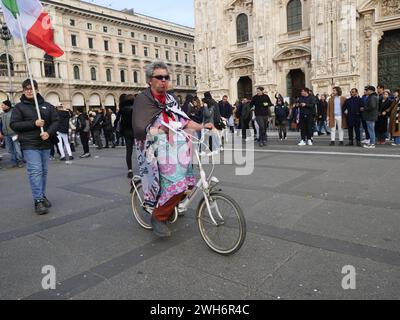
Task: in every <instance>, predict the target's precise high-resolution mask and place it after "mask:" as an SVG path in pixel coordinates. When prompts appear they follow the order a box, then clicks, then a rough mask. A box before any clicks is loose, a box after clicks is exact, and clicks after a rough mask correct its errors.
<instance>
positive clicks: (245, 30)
mask: <svg viewBox="0 0 400 320" xmlns="http://www.w3.org/2000/svg"><path fill="white" fill-rule="evenodd" d="M236 33H237V42H238V43H242V42H246V41H249V18H248V17H247V15H245V14H244V13H242V14H239V15H238V17H237V19H236Z"/></svg>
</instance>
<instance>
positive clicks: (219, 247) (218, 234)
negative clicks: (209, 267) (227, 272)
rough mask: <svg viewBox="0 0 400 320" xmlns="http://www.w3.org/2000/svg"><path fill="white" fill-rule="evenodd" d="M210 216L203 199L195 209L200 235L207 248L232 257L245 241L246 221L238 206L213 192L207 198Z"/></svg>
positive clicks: (228, 198)
mask: <svg viewBox="0 0 400 320" xmlns="http://www.w3.org/2000/svg"><path fill="white" fill-rule="evenodd" d="M209 202H210V209H211V214H212V216H213V218H214V220H215V222H214V221H213V220H212V219H211V217H210V212H209V211H208V207H207V204H206V201H205V199H203V200H202V201H201V202H200V204H199V206H198V208H197V216H196V217H197V223H198V226H199V230H200V234H201V236H202V238H203V240H204V241H205V242H206V244H207V245H208V247H209V248H210V249H211V250H213V251H214V252H216V253H218V254H221V255H226V256H228V255H232V254H234V253H236V252H237V251H238V250H240V248H241V247H242V245H243V243H244V241H245V239H246V220H245V218H244V214H243V211H242V209H241V208H240V206H239V205H238V204H237V202H236V201H235V200H233V199H232V198H231V197H229V196H227V195H225V194H222V193H219V192H214V193H212V194H211V195H210V197H209Z"/></svg>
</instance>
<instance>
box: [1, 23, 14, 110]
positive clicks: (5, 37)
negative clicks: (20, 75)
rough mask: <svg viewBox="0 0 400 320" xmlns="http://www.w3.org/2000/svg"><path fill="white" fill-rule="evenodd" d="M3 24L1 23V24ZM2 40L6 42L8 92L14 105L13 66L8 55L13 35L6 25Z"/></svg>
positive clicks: (3, 29) (2, 31) (4, 25)
mask: <svg viewBox="0 0 400 320" xmlns="http://www.w3.org/2000/svg"><path fill="white" fill-rule="evenodd" d="M0 23H1V22H0ZM0 38H1V39H2V40H4V43H5V47H6V57H7V72H8V92H9V94H10V99H11V103H12V104H14V97H13V93H14V92H13V89H12V79H11V77H12V74H11V64H10V56H9V54H8V52H9V50H8V41H10V40H11V33H10V30H9V29H8V27H7V25H6V24H5V23H3V24H2V27H1V30H0Z"/></svg>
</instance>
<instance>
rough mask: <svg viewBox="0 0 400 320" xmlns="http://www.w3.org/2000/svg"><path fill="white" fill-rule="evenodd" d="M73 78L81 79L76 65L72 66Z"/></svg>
mask: <svg viewBox="0 0 400 320" xmlns="http://www.w3.org/2000/svg"><path fill="white" fill-rule="evenodd" d="M74 79H75V80H80V79H81V76H80V72H79V67H78V66H74Z"/></svg>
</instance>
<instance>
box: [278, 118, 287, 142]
mask: <svg viewBox="0 0 400 320" xmlns="http://www.w3.org/2000/svg"><path fill="white" fill-rule="evenodd" d="M276 125H277V126H278V128H279V139H286V136H287V122H286V121H277V122H276Z"/></svg>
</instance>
